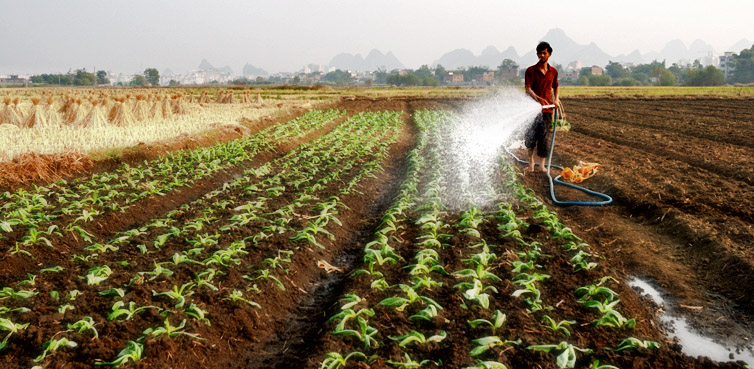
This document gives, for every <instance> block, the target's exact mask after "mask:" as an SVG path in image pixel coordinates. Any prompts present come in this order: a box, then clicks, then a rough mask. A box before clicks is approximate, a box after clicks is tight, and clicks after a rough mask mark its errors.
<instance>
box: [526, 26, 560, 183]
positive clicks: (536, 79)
mask: <svg viewBox="0 0 754 369" xmlns="http://www.w3.org/2000/svg"><path fill="white" fill-rule="evenodd" d="M550 55H552V47H550V44H548V43H547V42H544V41H543V42H540V43H539V45H537V58H539V62H537V64H535V65H532V66H531V67H529V68H527V69H526V74H525V78H524V85H525V86H526V93H527V94H529V96H531V97H532V98H534V99H535V100H537V102H539V103H540V104H541V105H542V106H545V105H556V106H560V86H559V85H558V71H557V69H555V68H553V67H552V66H551V65H550V64H548V63H547V60H549V59H550ZM553 90H554V94H553ZM552 113H553V109H552V108H545V109H542V114H541V115H539V116H537V118H536V119H535V120H534V123H533V124H532V126H531V127H529V129H528V130H527V131H526V136H525V139H524V145H525V146H526V148H527V149H528V150H529V172H534V149H535V148H536V152H537V156H539V159H540V161H539V168H540V171H542V172H547V168H545V159H546V158H547V153H548V142H547V134H548V131H549V130H550V128H551V127H552Z"/></svg>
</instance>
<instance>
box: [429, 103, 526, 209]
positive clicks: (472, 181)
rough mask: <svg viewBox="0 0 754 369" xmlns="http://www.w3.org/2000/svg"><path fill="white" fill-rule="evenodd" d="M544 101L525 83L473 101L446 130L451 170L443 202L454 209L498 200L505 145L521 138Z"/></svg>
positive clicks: (483, 204)
mask: <svg viewBox="0 0 754 369" xmlns="http://www.w3.org/2000/svg"><path fill="white" fill-rule="evenodd" d="M540 113H541V106H540V105H539V104H538V103H537V102H536V101H534V100H533V99H532V98H531V97H529V96H527V95H526V94H525V93H524V92H523V91H522V90H521V89H517V88H503V89H500V90H498V91H496V92H495V93H494V94H492V95H491V96H489V97H488V98H485V99H482V100H478V101H475V102H472V103H470V104H468V105H467V106H465V107H464V108H463V110H462V111H461V112H460V113H459V114H458V119H457V120H456V121H454V122H452V123H451V124H449V125H448V126H447V127H445V132H444V134H443V136H444V138H445V140H446V142H445V144H444V155H445V160H446V163H447V168H448V173H447V176H446V178H447V181H446V191H445V195H446V196H445V205H446V206H447V207H448V208H450V209H453V210H459V209H464V208H467V207H468V206H470V205H472V206H476V207H477V208H485V207H488V206H490V205H492V204H494V202H495V195H494V188H495V187H497V186H496V185H497V184H496V183H494V180H493V175H494V172H495V168H496V166H497V163H498V158H499V156H500V153H501V150H502V149H503V148H504V147H505V146H508V145H510V144H511V143H514V142H516V141H521V139H522V137H523V132H524V130H525V128H526V127H528V125H529V124H531V123H532V122H533V121H534V119H535V118H536V117H537V115H538V114H540Z"/></svg>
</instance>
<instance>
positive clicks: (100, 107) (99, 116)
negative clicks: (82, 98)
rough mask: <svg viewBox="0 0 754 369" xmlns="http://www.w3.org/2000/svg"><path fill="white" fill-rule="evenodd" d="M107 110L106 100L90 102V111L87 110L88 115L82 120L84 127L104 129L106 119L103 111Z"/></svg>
mask: <svg viewBox="0 0 754 369" xmlns="http://www.w3.org/2000/svg"><path fill="white" fill-rule="evenodd" d="M106 109H107V98H104V99H102V100H100V101H99V102H98V101H97V100H92V110H89V114H87V115H86V118H84V125H85V126H86V127H105V126H107V117H105V111H106Z"/></svg>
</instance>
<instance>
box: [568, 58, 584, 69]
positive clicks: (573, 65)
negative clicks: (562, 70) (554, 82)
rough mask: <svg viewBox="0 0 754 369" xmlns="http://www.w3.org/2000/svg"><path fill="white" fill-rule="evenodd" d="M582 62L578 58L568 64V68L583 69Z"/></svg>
mask: <svg viewBox="0 0 754 369" xmlns="http://www.w3.org/2000/svg"><path fill="white" fill-rule="evenodd" d="M581 68H582V67H581V62H580V61H578V60H574V61H572V62H570V63H568V65H567V66H566V70H569V69H570V70H581Z"/></svg>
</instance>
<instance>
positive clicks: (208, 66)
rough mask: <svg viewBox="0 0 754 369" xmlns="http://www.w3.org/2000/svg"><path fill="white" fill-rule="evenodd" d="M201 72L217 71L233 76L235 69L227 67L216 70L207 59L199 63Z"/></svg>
mask: <svg viewBox="0 0 754 369" xmlns="http://www.w3.org/2000/svg"><path fill="white" fill-rule="evenodd" d="M199 70H215V71H218V72H221V73H225V74H233V69H231V68H230V66H227V65H226V66H224V67H222V68H215V67H213V66H212V64H210V63H209V62H208V61H207V59H202V62H201V63H199Z"/></svg>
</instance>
